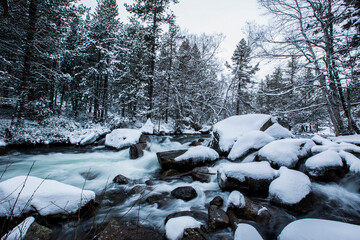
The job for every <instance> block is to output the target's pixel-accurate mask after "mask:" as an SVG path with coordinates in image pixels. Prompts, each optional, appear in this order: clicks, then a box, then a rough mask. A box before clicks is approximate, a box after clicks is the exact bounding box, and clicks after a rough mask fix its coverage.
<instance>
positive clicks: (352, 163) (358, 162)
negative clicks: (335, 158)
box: [339, 151, 360, 173]
mask: <svg viewBox="0 0 360 240" xmlns="http://www.w3.org/2000/svg"><path fill="white" fill-rule="evenodd" d="M339 154H340V156H341V158H343V159H344V160H345V162H346V164H347V165H348V166H349V170H350V172H353V173H360V159H359V158H357V157H355V156H354V155H353V154H351V153H348V152H345V151H340V153H339Z"/></svg>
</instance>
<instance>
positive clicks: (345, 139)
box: [330, 135, 360, 145]
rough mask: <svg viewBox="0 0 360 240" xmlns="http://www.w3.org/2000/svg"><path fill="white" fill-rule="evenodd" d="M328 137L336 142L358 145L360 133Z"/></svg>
mask: <svg viewBox="0 0 360 240" xmlns="http://www.w3.org/2000/svg"><path fill="white" fill-rule="evenodd" d="M330 139H331V140H332V141H334V142H337V143H341V142H345V143H352V144H357V145H360V135H348V136H339V137H331V138H330Z"/></svg>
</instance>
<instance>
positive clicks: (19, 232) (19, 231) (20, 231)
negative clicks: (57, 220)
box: [1, 217, 35, 240]
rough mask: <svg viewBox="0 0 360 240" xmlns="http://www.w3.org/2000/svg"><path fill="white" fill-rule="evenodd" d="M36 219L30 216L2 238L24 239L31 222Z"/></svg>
mask: <svg viewBox="0 0 360 240" xmlns="http://www.w3.org/2000/svg"><path fill="white" fill-rule="evenodd" d="M34 221H35V218H34V217H28V218H26V219H25V220H24V221H22V222H21V223H20V224H19V225H17V226H16V227H14V228H13V229H12V230H11V231H10V232H8V233H7V234H5V235H4V236H3V237H2V238H1V240H22V239H24V238H25V236H26V233H27V231H28V230H29V228H30V226H31V224H33V222H34Z"/></svg>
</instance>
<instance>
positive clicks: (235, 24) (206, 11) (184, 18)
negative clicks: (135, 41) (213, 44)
mask: <svg viewBox="0 0 360 240" xmlns="http://www.w3.org/2000/svg"><path fill="white" fill-rule="evenodd" d="M81 3H82V4H84V5H86V6H88V7H91V8H92V9H95V7H96V0H82V1H81ZM117 3H118V6H119V17H120V19H121V20H122V21H126V19H127V17H128V16H129V14H128V13H127V11H126V9H125V7H124V3H130V4H131V3H133V1H132V0H117ZM171 9H172V10H173V11H174V13H175V15H176V22H177V24H178V25H179V26H180V28H181V29H183V30H187V31H188V32H189V33H194V34H201V33H206V34H213V33H222V34H223V35H224V36H225V39H224V41H223V42H222V44H221V46H220V52H219V54H218V57H219V58H221V59H222V60H224V61H228V62H231V56H232V54H233V52H234V50H235V47H236V44H237V43H238V42H239V41H240V40H241V38H246V36H245V34H244V32H243V29H244V27H245V25H246V22H256V23H258V24H266V21H267V19H266V17H265V16H264V15H263V10H261V9H260V6H259V5H258V4H257V1H256V0H179V3H178V4H175V5H172V6H171Z"/></svg>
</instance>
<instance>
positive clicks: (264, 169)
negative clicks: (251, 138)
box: [218, 162, 278, 182]
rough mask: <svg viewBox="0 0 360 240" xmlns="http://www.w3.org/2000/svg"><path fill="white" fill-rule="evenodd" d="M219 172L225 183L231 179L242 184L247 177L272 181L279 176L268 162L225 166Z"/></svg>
mask: <svg viewBox="0 0 360 240" xmlns="http://www.w3.org/2000/svg"><path fill="white" fill-rule="evenodd" d="M218 172H219V174H220V177H221V179H222V180H223V181H225V180H226V178H227V177H231V178H235V179H238V180H239V181H241V182H243V181H245V178H246V177H247V178H252V179H268V180H272V179H274V178H275V177H276V176H277V174H278V173H277V171H276V170H274V169H273V168H272V167H271V166H270V164H269V163H268V162H249V163H238V164H224V166H222V167H221V168H219V170H218Z"/></svg>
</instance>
